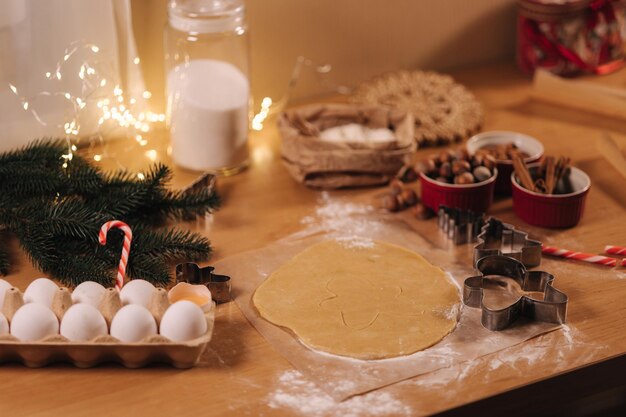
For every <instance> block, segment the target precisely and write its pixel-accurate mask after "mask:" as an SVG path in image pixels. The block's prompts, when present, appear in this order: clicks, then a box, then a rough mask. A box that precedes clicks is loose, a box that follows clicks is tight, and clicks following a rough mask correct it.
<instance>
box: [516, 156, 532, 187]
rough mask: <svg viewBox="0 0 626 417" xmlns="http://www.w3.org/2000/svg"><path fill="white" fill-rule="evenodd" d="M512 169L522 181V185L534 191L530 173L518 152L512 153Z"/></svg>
mask: <svg viewBox="0 0 626 417" xmlns="http://www.w3.org/2000/svg"><path fill="white" fill-rule="evenodd" d="M513 169H515V174H516V175H517V178H519V180H520V182H521V183H522V186H523V187H524V188H526V189H528V190H530V191H535V184H534V182H533V178H532V176H531V175H530V172H529V171H528V168H527V167H526V164H525V163H524V160H523V159H522V157H521V156H520V155H519V154H518V155H513Z"/></svg>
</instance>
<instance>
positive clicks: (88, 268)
mask: <svg viewBox="0 0 626 417" xmlns="http://www.w3.org/2000/svg"><path fill="white" fill-rule="evenodd" d="M67 153H68V145H67V143H66V142H65V141H63V140H57V141H44V140H42V141H36V142H33V143H32V144H30V145H28V146H26V147H24V148H21V149H18V150H16V151H12V152H7V153H3V154H0V226H4V227H5V228H6V229H7V231H8V232H10V233H14V234H15V235H16V236H17V238H18V240H19V241H20V246H21V247H22V249H23V250H24V251H25V252H26V253H27V255H28V257H29V258H30V260H31V262H32V263H33V264H34V265H35V266H36V267H37V268H39V269H40V270H42V271H43V272H45V273H49V274H52V276H53V277H56V278H58V279H60V280H61V281H62V282H63V283H65V284H68V285H76V284H78V283H80V282H83V281H85V280H95V281H98V282H101V283H102V284H103V285H107V286H110V285H112V283H113V282H114V274H115V268H116V266H117V264H118V262H119V257H120V253H121V245H122V239H123V235H122V233H121V232H120V231H117V230H115V231H111V232H110V234H109V236H108V239H107V240H108V242H107V245H106V246H101V245H99V244H98V242H97V236H98V231H99V229H100V227H101V226H102V224H103V223H104V222H106V221H108V220H112V219H114V218H116V219H120V220H123V221H126V222H127V223H129V225H130V226H131V228H132V229H133V234H134V240H133V244H132V248H131V255H130V259H129V264H128V271H127V273H128V276H129V277H131V278H143V279H146V280H148V281H151V282H153V283H155V284H157V285H159V284H165V283H167V282H169V279H170V277H169V273H168V262H172V261H174V260H179V259H187V260H195V261H199V260H204V259H207V258H208V256H209V255H210V253H211V246H210V243H209V241H208V240H207V239H206V238H204V237H203V236H200V235H198V234H194V233H191V232H188V231H181V230H176V229H171V230H158V229H154V226H155V225H158V224H160V223H162V222H164V221H165V220H167V219H168V218H170V219H187V220H188V219H191V218H194V217H196V216H199V215H204V214H206V213H209V212H211V211H212V210H214V209H216V208H217V207H218V206H219V197H218V196H217V194H216V193H213V192H208V191H207V190H199V191H194V192H190V191H187V192H173V191H170V190H169V189H168V188H167V183H168V182H169V181H170V179H171V176H172V173H171V170H170V169H169V168H168V167H166V166H165V165H162V164H158V165H155V166H154V167H153V168H152V169H150V170H149V171H148V172H146V173H145V174H144V175H145V177H144V179H139V178H137V177H135V176H134V175H133V174H131V173H129V172H125V171H118V172H115V173H113V174H103V173H102V172H101V171H100V170H99V169H98V168H97V167H94V166H92V165H91V164H90V161H87V160H86V159H84V158H82V157H81V156H80V155H78V154H73V157H72V159H71V160H69V161H67V162H68V163H67V166H64V162H66V160H65V159H63V158H62V155H64V154H67ZM9 266H10V257H9V255H8V253H7V251H6V249H4V248H0V272H5V271H6V270H7V269H8V267H9Z"/></svg>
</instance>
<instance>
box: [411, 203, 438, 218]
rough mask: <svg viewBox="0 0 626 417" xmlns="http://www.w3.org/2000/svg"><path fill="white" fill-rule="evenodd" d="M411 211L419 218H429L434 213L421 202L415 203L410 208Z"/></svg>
mask: <svg viewBox="0 0 626 417" xmlns="http://www.w3.org/2000/svg"><path fill="white" fill-rule="evenodd" d="M411 213H412V214H413V215H414V216H415V218H417V219H420V220H427V219H430V218H431V217H433V216H434V215H435V213H434V212H433V211H432V210H431V209H429V208H428V207H426V206H425V205H423V204H422V203H417V204H416V205H415V206H413V208H411Z"/></svg>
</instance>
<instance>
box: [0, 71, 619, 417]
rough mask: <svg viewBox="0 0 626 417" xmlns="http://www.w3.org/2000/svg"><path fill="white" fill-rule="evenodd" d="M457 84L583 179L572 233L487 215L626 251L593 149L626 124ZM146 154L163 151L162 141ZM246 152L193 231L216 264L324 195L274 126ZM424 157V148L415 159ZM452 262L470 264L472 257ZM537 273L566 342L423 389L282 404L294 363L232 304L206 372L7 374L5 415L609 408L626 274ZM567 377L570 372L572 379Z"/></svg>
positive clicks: (579, 269) (11, 368) (505, 81)
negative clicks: (561, 309)
mask: <svg viewBox="0 0 626 417" xmlns="http://www.w3.org/2000/svg"><path fill="white" fill-rule="evenodd" d="M455 76H456V78H457V79H458V80H459V81H460V82H462V83H464V84H466V85H467V86H468V87H469V88H470V89H471V90H472V91H473V92H475V93H476V95H477V97H478V99H479V100H480V101H481V102H482V103H483V104H484V106H485V110H486V120H485V125H484V130H514V131H520V132H523V133H526V134H530V135H532V136H535V137H537V138H539V139H540V140H541V141H542V142H543V143H544V145H545V148H546V153H548V154H556V155H560V154H564V155H568V156H570V157H572V159H573V160H574V162H575V165H576V166H578V167H580V168H582V169H583V170H584V171H586V172H587V173H588V174H589V175H590V177H591V179H592V183H593V185H592V190H591V192H590V194H589V199H588V205H587V209H586V213H585V216H584V219H583V221H582V222H581V224H580V225H579V226H577V227H575V228H572V229H569V230H547V229H539V228H534V227H530V226H528V225H525V224H523V223H522V222H521V221H520V220H518V219H517V218H516V217H515V216H514V214H513V213H512V210H511V201H510V200H509V199H505V200H499V201H496V203H495V204H494V206H493V207H492V210H491V213H492V214H494V215H496V216H498V217H499V218H501V219H503V220H505V221H508V222H512V223H514V224H516V225H518V226H520V227H521V228H523V229H525V230H528V231H530V232H531V234H532V235H534V236H536V237H539V238H540V239H543V240H544V241H545V242H550V243H551V244H554V245H555V246H563V247H568V248H571V249H574V250H581V251H587V252H592V253H600V252H601V251H602V249H603V247H604V245H605V244H618V245H626V221H625V220H626V216H624V213H625V211H624V208H625V207H626V188H625V187H624V186H623V184H624V181H625V179H624V178H620V177H619V175H618V173H617V171H615V170H614V169H613V168H612V167H610V166H608V164H607V163H606V161H604V160H603V159H602V158H601V157H600V155H599V153H598V152H597V151H596V149H595V146H594V140H595V139H596V138H599V137H600V135H601V133H602V131H603V130H606V131H609V132H610V133H611V134H612V136H613V137H614V138H615V139H616V140H617V141H618V143H619V144H620V146H621V147H622V148H626V134H625V132H626V122H624V121H619V120H613V119H608V118H603V117H598V116H593V115H584V114H580V113H577V112H575V111H571V110H567V109H563V108H557V107H552V106H549V105H545V104H541V103H537V102H533V101H531V100H530V98H529V93H530V88H531V83H530V80H528V79H525V78H523V77H521V76H520V75H519V74H518V72H517V71H516V70H515V68H513V66H512V65H510V64H508V63H507V64H498V65H489V66H485V67H480V68H475V69H471V70H465V71H459V72H457V73H456V74H455ZM625 76H626V72H624V71H622V72H621V73H619V74H615V75H612V76H609V77H605V78H602V79H600V80H597V81H595V82H601V83H609V84H614V85H620V86H621V87H625V86H626V81H625ZM153 144H156V145H157V146H161V147H164V146H165V145H164V138H161V139H160V141H159V140H156V141H154V142H153ZM159 144H160V145H159ZM251 145H252V147H251V162H252V163H251V167H250V168H249V169H248V170H247V171H245V172H243V173H241V174H239V175H236V176H234V177H230V178H224V179H220V181H219V190H220V192H221V194H222V196H223V198H224V205H223V207H222V209H221V210H220V211H219V212H218V213H217V214H215V216H214V219H213V221H212V222H210V224H208V225H203V226H201V225H191V226H189V227H191V228H195V229H196V230H199V231H202V232H205V233H206V234H207V235H208V236H209V237H210V238H211V240H212V242H213V244H214V246H215V248H216V251H215V255H214V258H213V259H214V260H219V259H222V258H224V257H227V256H230V255H234V254H237V253H240V252H242V251H245V250H250V249H255V248H260V247H263V246H264V245H266V244H268V243H271V242H273V241H275V240H276V239H278V238H281V237H283V236H286V235H288V234H290V233H293V232H295V231H297V230H299V229H300V228H301V227H302V224H301V221H302V219H303V218H304V217H305V216H309V215H311V214H313V213H314V210H315V208H316V205H317V204H318V198H319V197H320V192H318V191H313V190H309V189H306V188H305V187H303V186H301V185H299V184H297V183H295V182H294V181H293V180H292V179H291V178H290V177H289V176H288V175H287V172H286V170H285V169H284V168H283V166H282V165H281V164H280V157H279V153H278V145H279V137H278V133H277V131H276V128H275V126H274V123H268V124H267V127H266V128H265V129H264V130H263V131H262V132H260V133H254V134H253V137H252V139H251ZM431 152H434V151H432V150H430V151H428V150H425V151H420V153H422V154H424V155H426V154H428V153H431ZM160 154H163V153H162V152H161V153H160ZM189 179H190V174H182V173H181V174H180V175H178V176H177V181H178V183H179V185H180V184H182V183H183V182H185V181H188V180H189ZM376 192H377V191H375V190H374V191H372V190H351V191H341V192H332V193H329V195H330V198H335V197H338V196H341V197H344V198H349V199H353V200H354V201H359V202H364V203H367V202H369V201H370V200H371V197H372V195H373V194H375V193H376ZM405 216H406V214H405ZM412 224H413V225H414V226H415V228H416V229H417V230H418V231H419V232H420V233H421V234H422V235H424V236H428V235H429V234H430V233H432V232H433V231H434V230H435V228H436V226H435V224H434V221H429V222H420V221H414V222H413V223H412ZM454 253H456V256H461V257H467V256H469V251H467V250H457V251H456V252H453V254H454ZM18 265H19V267H18V270H17V271H16V272H15V273H14V274H13V275H11V276H9V277H8V280H10V281H11V282H12V283H13V284H14V285H16V286H18V287H21V288H25V286H26V285H27V284H28V282H30V281H31V280H32V279H33V278H35V277H37V276H38V275H41V274H40V273H38V272H37V271H34V270H32V268H31V267H30V266H29V265H28V262H27V261H26V260H25V259H24V258H23V257H22V258H20V259H19V260H18ZM542 267H543V268H544V269H546V270H550V271H551V272H554V273H555V274H556V275H557V280H556V285H557V287H558V288H560V289H561V290H563V291H564V292H566V293H567V294H568V295H569V296H570V300H571V301H570V309H569V316H568V325H569V327H570V330H569V332H563V331H555V332H552V333H549V334H547V335H544V336H541V337H538V338H535V339H533V340H530V341H527V342H525V343H523V344H521V345H517V346H514V347H512V348H509V349H506V350H505V351H502V352H499V353H496V354H493V355H488V356H487V357H484V358H481V359H479V360H476V361H472V362H471V363H465V364H461V365H458V366H455V367H453V368H448V369H443V370H440V371H437V372H436V373H435V374H434V375H431V377H430V378H431V379H428V380H425V379H423V377H418V378H414V379H412V380H409V381H405V382H401V383H398V384H395V385H393V386H390V387H387V388H384V389H382V390H379V391H377V392H375V393H374V394H372V395H373V396H370V397H368V398H369V399H368V400H367V402H361V403H358V402H353V403H351V404H352V405H350V404H348V405H346V404H343V405H342V404H336V405H333V404H332V403H329V402H328V401H329V400H328V399H324V397H321V394H319V393H317V394H315V391H313V392H311V391H306V389H305V391H304V392H301V393H299V394H296V395H295V396H294V395H292V396H291V397H287V398H286V399H285V398H282V399H283V401H282V402H281V401H280V399H281V397H280V395H277V394H280V392H281V390H286V389H288V384H287V383H286V382H284V380H285V376H286V375H291V376H292V377H293V376H294V375H297V374H293V373H290V370H292V368H291V366H290V364H289V363H288V362H287V361H286V360H285V359H284V358H283V357H282V356H280V355H279V354H278V353H277V352H276V351H275V350H274V349H273V348H272V347H271V346H270V345H269V344H268V343H267V342H266V341H265V340H264V339H263V338H262V337H261V336H260V335H259V333H257V331H256V330H255V329H254V328H253V327H251V326H250V325H249V324H248V322H247V321H246V319H245V318H244V317H243V316H242V314H241V312H240V311H239V310H238V308H237V307H236V305H235V304H234V303H232V302H231V303H228V304H225V305H221V306H219V308H218V315H217V319H216V326H215V334H214V337H213V341H212V342H211V344H210V346H209V348H208V351H207V353H206V360H207V362H208V365H206V366H201V367H197V368H194V369H191V370H176V369H172V368H169V367H161V366H153V367H148V368H146V369H141V370H129V369H124V368H122V367H119V366H115V365H111V366H101V367H97V368H95V369H86V370H81V369H76V368H73V367H72V366H69V365H62V364H59V365H54V366H49V367H46V368H43V369H27V368H25V367H23V366H21V365H16V364H9V365H3V366H2V367H0V415H2V416H10V415H18V414H19V415H62V416H65V417H69V416H82V415H86V414H90V415H93V416H95V415H120V414H121V415H130V414H134V413H139V414H140V415H146V416H151V415H202V416H207V415H220V416H224V415H233V416H242V415H294V414H298V412H299V411H303V410H304V408H302V407H303V403H302V401H308V400H311V401H313V400H315V401H316V404H317V405H318V408H317V409H316V408H315V404H313V405H312V407H313V408H312V409H311V410H312V411H310V412H309V414H311V415H315V416H319V415H325V414H329V415H333V414H337V415H340V414H346V413H347V412H348V411H350V410H352V411H359V410H360V411H364V412H365V411H366V412H367V413H365V414H364V415H374V411H376V409H375V408H373V407H371V406H368V404H369V405H375V402H376V401H391V402H392V403H393V404H394V405H395V406H396V407H395V408H393V407H392V408H390V409H389V410H391V411H394V410H395V411H396V412H400V411H402V412H404V413H408V414H411V415H421V414H432V413H437V412H443V411H446V410H452V409H454V408H455V407H460V406H463V405H466V407H465V408H463V409H460V412H463V411H465V412H469V411H477V410H480V412H481V413H482V414H492V415H498V414H501V413H502V412H504V411H513V414H516V413H520V412H523V411H532V410H535V409H537V408H542V409H550V407H551V405H552V404H554V402H555V401H556V402H557V404H561V407H566V408H565V410H566V411H567V410H570V411H571V410H574V409H577V410H578V411H580V410H581V409H580V407H579V406H580V403H579V402H576V399H577V398H581V397H583V396H585V395H587V394H594V395H596V396H597V397H596V398H597V399H598V401H596V402H595V403H594V402H589V401H586V402H585V404H586V406H588V405H589V404H596V405H597V404H600V405H605V406H606V405H610V404H611V403H610V401H613V400H615V398H618V397H619V395H622V397H621V398H623V394H620V393H623V391H619V390H618V391H615V389H621V388H619V384H623V380H620V379H617V377H618V376H620V373H621V376H623V370H624V368H625V367H626V365H625V361H624V359H623V358H624V357H623V355H624V353H625V352H626V322H625V321H624V319H625V318H626V303H625V302H624V299H625V298H626V269H623V268H622V269H621V270H614V269H608V268H604V267H598V266H593V265H587V264H582V263H576V262H572V261H562V260H552V259H547V260H544V264H543V265H542ZM235 279H237V277H235ZM579 369H582V370H579ZM575 370H579V371H578V373H576V372H573V373H572V372H570V371H575ZM565 373H567V374H565ZM561 374H565V375H564V376H559V375H561ZM281 377H283V382H281V380H280V378H281ZM355 378H358V375H355ZM433 378H434V379H433ZM433 381H435V382H433ZM617 381H622V382H617ZM616 384H617V385H618V388H615V385H616ZM621 387H623V385H621ZM305 388H306V387H305ZM611 389H612V390H613V391H611ZM292 394H293V392H292ZM298 395H300V397H298ZM616 396H617V397H616ZM296 400H300V403H298V401H296ZM481 400H482V401H481ZM289 401H291V403H289ZM355 401H365V400H363V399H360V400H355ZM477 401H478V402H477ZM558 401H562V402H563V403H559V402H558ZM572 401H573V402H572ZM294 402H295V403H294ZM476 402H477V403H476ZM471 403H474V404H471ZM289 404H292V406H289ZM304 405H306V404H304ZM363 405H365V406H363ZM350 407H351V408H350ZM359 407H360V408H359ZM520 407H526V408H520ZM576 407H578V408H576ZM316 410H317V411H316ZM383 410H384V408H383ZM453 411H454V410H453ZM454 412H455V413H456V412H459V410H456V411H454ZM368 413H369V414H368Z"/></svg>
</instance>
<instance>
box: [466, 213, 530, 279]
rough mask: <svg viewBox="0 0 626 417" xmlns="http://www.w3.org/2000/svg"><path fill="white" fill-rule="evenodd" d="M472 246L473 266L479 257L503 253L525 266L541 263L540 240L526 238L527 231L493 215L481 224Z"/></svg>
mask: <svg viewBox="0 0 626 417" xmlns="http://www.w3.org/2000/svg"><path fill="white" fill-rule="evenodd" d="M476 241H477V242H478V244H477V245H476V246H474V266H476V265H477V263H478V261H479V260H480V259H481V258H484V257H486V256H491V255H504V256H508V257H510V258H513V259H517V260H518V261H520V262H521V263H523V264H524V266H526V267H527V268H532V267H535V266H539V265H540V264H541V242H540V241H538V240H532V239H529V238H528V233H526V232H523V231H521V230H517V229H516V228H515V226H513V225H510V224H507V223H504V222H502V221H500V220H498V219H495V218H493V217H491V218H489V219H488V220H487V221H486V222H485V224H484V225H483V226H482V229H481V232H480V234H479V235H478V237H477V239H476Z"/></svg>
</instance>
